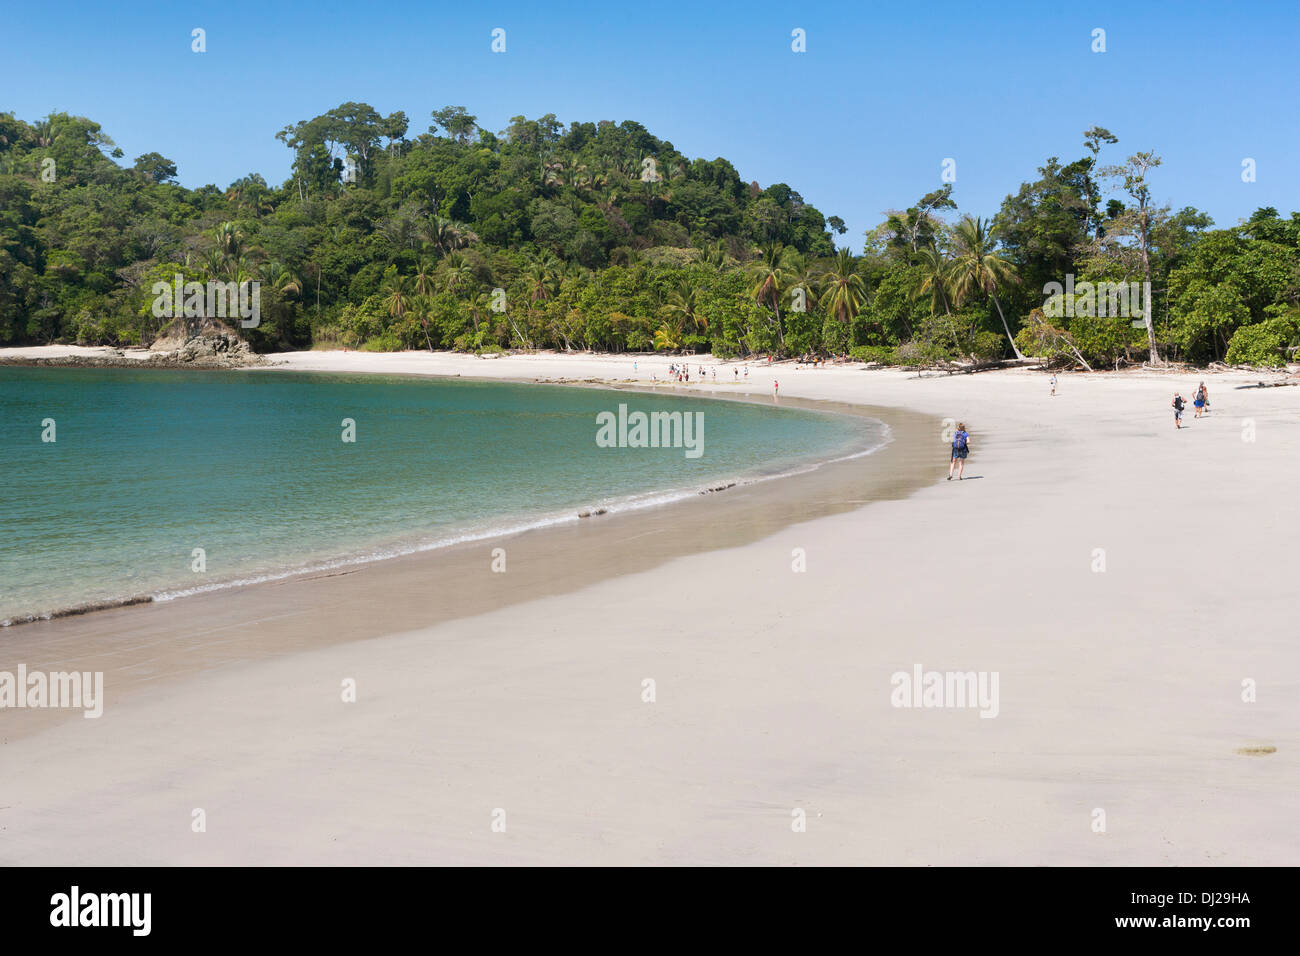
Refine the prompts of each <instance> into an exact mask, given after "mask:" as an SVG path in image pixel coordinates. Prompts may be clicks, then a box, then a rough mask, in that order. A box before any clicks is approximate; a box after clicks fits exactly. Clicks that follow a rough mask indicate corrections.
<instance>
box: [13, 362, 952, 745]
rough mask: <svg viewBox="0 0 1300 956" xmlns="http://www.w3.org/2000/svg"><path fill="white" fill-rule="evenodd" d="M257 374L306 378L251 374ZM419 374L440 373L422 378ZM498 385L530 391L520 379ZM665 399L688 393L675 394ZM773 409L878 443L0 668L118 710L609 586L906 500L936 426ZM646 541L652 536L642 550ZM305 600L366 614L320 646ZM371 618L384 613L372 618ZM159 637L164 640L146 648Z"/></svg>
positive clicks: (178, 609)
mask: <svg viewBox="0 0 1300 956" xmlns="http://www.w3.org/2000/svg"><path fill="white" fill-rule="evenodd" d="M259 371H267V372H273V371H287V372H298V371H308V370H301V369H292V368H278V369H270V368H263V369H259ZM363 374H368V373H363ZM376 374H384V373H382V372H379V373H376ZM426 377H433V378H445V377H448V376H445V375H439V374H430V375H427V376H426ZM500 380H501V381H511V382H516V383H518V384H534V382H533V381H532V380H529V379H526V378H509V379H500ZM547 384H555V383H547ZM571 387H587V388H603V389H606V390H609V391H638V392H642V393H645V394H655V392H654V391H653V390H651V389H638V388H633V387H629V386H628V385H627V384H626V383H617V382H615V383H609V384H601V383H594V382H582V383H574V384H573V385H572V386H571ZM677 394H684V395H689V394H690V393H689V392H686V391H685V390H682V391H680V392H677ZM694 397H696V398H707V399H709V400H713V401H744V402H748V403H751V404H759V405H763V404H767V402H765V401H764V400H763V399H762V398H761V397H760V396H757V395H754V394H746V395H727V396H717V395H706V396H702V395H699V394H696V395H695V396H694ZM768 401H770V400H768ZM783 403H784V404H786V405H787V406H789V407H798V408H804V409H808V410H813V411H820V412H825V413H831V414H847V415H854V416H858V417H864V418H867V419H870V420H873V421H879V422H881V423H882V424H883V425H884V426H885V429H886V436H885V438H884V441H883V442H881V443H880V444H878V445H874V446H871V447H870V448H867V449H863V450H859V451H855V452H853V453H851V454H849V455H847V456H844V455H841V456H837V457H835V458H831V459H820V458H818V459H811V460H809V461H806V462H802V463H800V464H799V465H797V466H796V467H795V468H793V469H792V470H788V471H783V472H780V473H777V474H772V475H755V476H751V477H749V478H748V479H745V480H738V481H736V482H734V483H733V484H732V485H731V486H730V487H726V488H724V489H723V490H725V491H726V492H727V493H726V494H723V493H722V492H721V491H713V492H712V493H710V489H701V490H698V491H696V492H694V493H690V494H683V495H681V496H678V497H677V498H675V499H673V500H670V501H667V502H654V503H651V504H648V505H646V506H643V507H633V508H627V509H620V510H614V511H609V512H606V513H602V514H592V515H591V517H589V518H587V519H581V518H579V517H578V513H579V512H578V511H576V510H575V514H574V518H573V520H572V521H564V522H557V523H549V524H544V525H540V526H537V527H530V528H525V529H523V530H511V531H506V532H499V533H498V532H493V533H489V534H485V535H483V536H481V537H475V538H473V539H471V540H468V541H458V542H454V543H451V544H448V545H445V546H438V547H434V548H429V549H415V550H412V551H407V552H403V553H398V554H394V555H385V556H383V557H379V558H373V559H366V558H360V559H359V560H355V561H353V560H352V559H351V557H348V558H342V559H339V560H338V561H336V562H331V563H329V564H327V565H325V566H321V567H310V568H307V569H305V570H301V571H299V570H293V571H289V572H286V573H284V574H282V575H275V576H270V577H266V578H264V579H261V580H252V581H243V580H239V581H234V582H227V583H223V584H219V585H217V586H213V587H209V588H205V589H204V590H202V591H197V592H195V593H189V594H181V595H179V596H177V597H175V598H173V599H167V600H158V599H156V596H154V595H139V596H135V597H130V598H126V599H124V600H123V601H121V602H113V603H111V604H106V605H102V606H101V605H95V606H93V607H92V608H90V609H89V610H87V611H86V612H81V611H77V610H75V609H74V610H73V612H72V613H64V614H58V615H55V616H52V617H38V618H35V619H32V620H19V621H15V622H14V624H12V625H10V626H8V627H4V628H0V641H3V643H0V671H5V670H9V671H13V669H14V668H15V667H16V666H17V664H18V663H19V662H20V661H21V662H22V663H24V664H26V665H27V667H28V669H29V670H33V671H34V670H40V669H48V670H55V669H59V668H61V667H66V666H75V667H76V668H77V669H79V670H100V669H103V670H104V671H105V684H106V687H107V688H108V691H109V692H110V693H113V694H114V696H116V697H117V698H118V699H119V700H120V699H122V698H124V697H126V698H129V697H130V696H132V695H133V694H134V693H136V692H137V691H138V690H139V689H140V688H142V687H146V686H149V685H151V684H153V683H155V682H157V681H159V680H169V681H171V680H183V679H186V678H190V677H193V676H196V675H201V674H202V672H203V671H204V670H205V669H207V668H209V667H214V666H215V667H222V666H227V665H229V664H231V663H237V664H246V663H251V662H256V661H259V660H265V659H268V658H271V657H275V656H278V655H280V654H283V653H292V652H295V651H301V650H309V649H312V648H317V647H321V646H328V645H333V644H339V643H348V642H354V641H364V640H369V639H373V638H377V637H382V636H384V635H385V634H388V633H392V631H393V630H394V628H397V629H400V630H411V629H415V628H419V627H426V626H431V625H433V624H435V623H445V622H447V621H454V620H457V619H461V618H465V617H471V616H474V615H477V614H482V613H485V612H487V611H489V610H493V609H495V608H499V607H503V606H509V605H514V604H519V603H525V602H527V601H530V600H536V599H539V598H542V597H547V596H553V595H556V594H567V593H572V592H574V591H577V590H581V589H582V588H583V587H586V586H589V585H590V584H593V583H596V582H599V581H601V580H605V579H607V578H610V577H617V576H620V575H626V574H632V573H639V572H642V571H646V570H649V569H652V568H653V567H656V566H658V565H661V564H663V563H665V562H668V561H671V560H673V559H675V558H678V557H682V556H686V555H690V554H698V553H704V552H707V551H711V550H716V549H719V548H724V547H734V546H737V545H741V544H745V543H749V542H752V541H753V540H755V539H756V538H757V537H760V536H762V535H766V534H771V533H776V532H777V531H779V530H780V529H781V528H782V527H785V526H787V525H789V524H791V523H794V522H796V521H799V520H807V519H808V518H811V517H819V516H822V515H824V514H833V513H835V512H836V511H837V510H843V508H845V507H860V502H862V501H865V500H870V499H872V498H873V497H874V496H877V495H883V496H888V497H894V496H905V495H907V494H910V493H911V492H912V491H914V490H916V488H918V487H920V486H921V485H922V484H923V483H924V479H923V477H922V476H923V474H924V471H925V468H924V466H923V465H921V466H920V467H917V465H918V463H919V460H920V459H919V457H918V455H917V454H916V451H917V438H918V432H919V430H920V429H921V428H927V430H928V428H929V426H931V425H933V426H934V427H936V428H937V422H932V421H930V420H929V419H927V418H925V417H923V416H911V415H909V414H908V413H906V412H900V411H898V410H894V409H880V408H871V407H863V406H853V405H847V404H842V403H827V402H825V401H823V400H804V399H798V398H788V399H783ZM900 441H901V444H900ZM895 446H897V447H895ZM891 452H892V454H891ZM882 461H883V462H884V463H883V464H882V463H881V462H882ZM891 467H892V468H897V469H898V473H897V474H895V473H894V472H893V471H892V470H891ZM843 500H853V501H855V502H859V503H857V504H854V505H851V506H849V505H842V504H840V502H841V501H843ZM581 507H582V506H575V508H581ZM682 524H689V526H690V527H691V529H692V533H691V534H690V535H686V536H682V535H671V534H662V533H661V532H662V531H663V530H664V528H665V526H671V525H682ZM647 538H649V539H651V540H650V541H648V542H647V541H646V540H645V539H647ZM623 540H640V541H642V542H643V543H642V545H641V546H640V547H641V550H639V551H638V552H636V553H635V554H631V555H628V554H620V553H619V552H620V550H621V548H620V542H621V541H623ZM501 546H504V547H505V549H506V551H507V553H508V555H509V564H510V572H511V573H510V574H509V575H508V577H509V578H510V583H511V588H510V589H509V590H505V589H501V588H496V587H490V586H488V587H485V586H484V585H485V584H488V585H490V584H493V583H495V582H494V581H493V578H495V577H496V576H495V575H489V576H488V577H486V578H484V577H483V575H482V574H481V573H480V572H481V569H482V568H483V567H486V566H487V564H488V563H489V560H490V555H491V553H492V550H493V548H495V547H501ZM554 554H558V555H559V556H562V557H563V558H565V559H566V562H567V566H566V570H567V572H568V573H567V574H566V575H565V576H558V575H555V574H551V573H547V572H546V570H545V569H544V568H542V567H540V565H541V564H542V563H543V562H544V561H546V560H548V559H550V558H551V557H552V556H553V555H554ZM521 564H524V565H525V566H527V565H528V564H532V565H534V566H535V570H534V572H533V573H531V574H526V573H521V572H520V569H519V566H520V565H521ZM431 577H437V578H439V579H441V580H446V579H451V580H454V581H456V582H457V584H456V586H455V587H454V588H452V591H453V594H452V595H449V596H446V597H443V598H441V599H439V600H437V601H436V602H434V604H433V606H432V607H425V608H423V609H419V610H415V611H414V612H410V613H407V612H403V613H392V609H393V608H394V605H396V604H399V603H400V602H401V600H402V599H403V597H404V596H405V595H406V594H408V593H410V591H412V590H414V589H415V588H416V587H417V584H416V582H419V581H422V580H425V579H428V578H431ZM331 588H333V589H336V590H338V589H341V590H342V591H345V592H346V594H342V595H340V594H333V593H327V592H328V591H329V590H330V589H331ZM163 593H166V592H163ZM318 600H328V601H329V602H330V603H331V604H337V603H355V604H357V605H363V604H364V605H368V606H369V607H371V608H373V609H374V610H375V612H377V613H375V614H373V615H365V614H360V615H358V614H353V615H349V616H348V619H347V621H346V624H345V625H339V626H338V629H337V630H336V631H335V632H334V633H333V634H332V635H330V636H328V637H326V636H325V634H326V631H327V627H328V625H327V622H329V621H331V616H330V615H328V614H325V615H322V614H317V613H315V612H314V610H313V608H314V605H313V602H315V601H318ZM380 608H383V609H384V611H385V613H378V612H379V609H380ZM286 612H287V616H288V617H290V618H295V619H298V620H297V621H296V623H295V625H294V628H293V630H294V631H295V633H289V632H288V631H285V632H282V633H281V634H280V635H279V639H278V640H269V641H268V640H265V639H262V640H259V641H257V642H253V641H251V640H245V639H242V638H236V639H234V640H233V641H231V640H230V639H229V638H223V645H222V649H221V650H220V651H219V652H217V651H211V652H209V653H206V654H205V653H203V648H202V647H201V646H200V644H199V642H198V638H197V635H200V634H202V633H204V632H205V631H206V630H207V627H206V623H203V622H207V621H208V620H209V619H211V618H213V617H216V618H218V619H219V620H220V628H219V629H220V630H221V631H235V632H238V633H242V632H246V631H249V630H250V629H256V627H257V626H258V625H259V624H260V622H261V621H263V620H265V619H268V618H274V617H278V616H279V615H281V614H282V613H286ZM195 621H198V622H201V623H200V624H199V626H197V627H196V626H195V624H194V622H195ZM141 630H143V631H144V632H145V633H146V634H147V635H148V640H147V641H146V642H145V643H144V644H141V645H140V646H139V648H138V650H139V653H131V652H123V651H121V650H119V649H118V648H119V647H120V645H121V644H122V642H123V641H125V640H127V639H128V638H129V637H131V636H132V635H133V634H135V633H136V632H138V631H141ZM191 634H193V635H195V637H194V638H193V639H191V638H189V637H188V635H191ZM165 635H169V636H167V637H164V636H165ZM177 635H180V640H179V643H182V644H188V645H189V646H188V648H187V650H186V652H185V653H183V654H180V655H171V654H169V651H171V650H172V648H169V646H168V645H169V644H174V643H177V640H176V636H177ZM160 637H163V639H162V640H157V638H160ZM225 642H229V643H225ZM159 655H161V656H162V657H163V658H168V657H170V659H169V661H168V665H167V666H166V667H164V668H162V669H161V670H160V669H159V668H158V667H157V661H158V660H159ZM146 661H150V662H152V663H153V666H150V667H149V668H148V669H147V672H145V673H142V671H143V670H144V667H145V662H146ZM70 662H71V663H70ZM96 662H109V663H108V666H107V667H102V668H101V667H98V666H96ZM146 674H147V676H146ZM72 718H78V719H79V715H77V714H75V713H64V712H59V711H51V710H47V711H39V710H28V711H26V715H25V717H24V719H23V721H22V722H21V723H18V722H16V721H9V722H8V723H7V724H6V727H5V729H6V735H7V737H8V739H10V740H15V739H19V738H21V737H24V736H27V735H28V734H31V733H37V732H40V731H42V730H45V729H48V728H49V727H52V726H56V725H57V724H58V723H59V721H60V720H70V719H72Z"/></svg>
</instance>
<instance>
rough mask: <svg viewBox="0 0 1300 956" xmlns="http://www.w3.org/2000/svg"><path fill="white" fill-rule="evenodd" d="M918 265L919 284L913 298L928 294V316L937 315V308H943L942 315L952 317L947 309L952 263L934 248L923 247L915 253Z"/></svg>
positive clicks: (950, 311)
mask: <svg viewBox="0 0 1300 956" xmlns="http://www.w3.org/2000/svg"><path fill="white" fill-rule="evenodd" d="M917 259H918V265H920V267H921V284H920V285H919V286H918V287H917V289H916V292H915V297H916V298H918V299H919V298H920V297H921V296H923V295H925V294H926V293H927V292H928V293H929V294H930V314H931V315H938V314H939V306H940V305H942V306H943V313H944V315H952V310H951V309H949V308H948V295H947V289H948V280H949V274H950V273H951V271H952V263H951V262H949V261H948V260H947V259H945V258H944V257H943V253H942V252H940V251H939V250H938V249H937V248H936V247H935V246H925V247H924V248H922V249H920V250H918V252H917Z"/></svg>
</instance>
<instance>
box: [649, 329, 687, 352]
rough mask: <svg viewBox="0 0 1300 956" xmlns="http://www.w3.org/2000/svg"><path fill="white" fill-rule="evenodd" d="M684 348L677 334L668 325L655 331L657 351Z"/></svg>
mask: <svg viewBox="0 0 1300 956" xmlns="http://www.w3.org/2000/svg"><path fill="white" fill-rule="evenodd" d="M681 347H682V343H681V341H680V340H679V339H678V338H677V333H676V332H674V331H673V330H672V329H670V328H669V327H668V326H667V325H661V326H659V328H658V329H656V330H655V351H656V352H658V351H661V350H663V349H669V350H676V349H679V348H681Z"/></svg>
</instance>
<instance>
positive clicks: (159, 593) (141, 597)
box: [0, 366, 894, 634]
mask: <svg viewBox="0 0 1300 956" xmlns="http://www.w3.org/2000/svg"><path fill="white" fill-rule="evenodd" d="M42 367H46V366H42ZM196 370H197V369H196ZM215 370H216V369H210V368H205V369H202V371H215ZM258 370H261V371H276V372H280V373H282V374H283V373H290V374H308V375H311V374H320V375H329V374H334V373H330V372H324V371H316V370H306V369H296V368H287V367H274V368H273V367H266V366H260V367H258ZM225 371H235V369H226V370H225ZM363 374H367V375H368V374H376V375H382V374H385V373H382V372H377V371H376V372H373V373H372V372H366V373H363ZM412 374H413V375H414V376H416V377H422V378H431V379H446V380H451V379H454V378H458V377H460V376H452V375H447V374H439V373H412ZM499 381H502V382H511V383H514V384H520V385H535V384H538V385H552V386H557V387H558V386H563V387H576V388H593V389H601V390H605V391H613V392H632V393H639V394H644V395H654V394H660V393H662V391H663V390H662V389H653V388H649V387H644V386H639V385H637V384H635V383H627V382H617V381H615V382H602V381H597V380H584V381H571V382H544V381H536V380H532V379H526V378H503V379H499ZM670 391H671V392H672V393H673V394H676V395H679V396H683V397H686V396H691V395H692V394H693V397H695V398H697V399H704V400H706V401H738V402H744V403H747V404H751V405H758V406H763V407H766V406H769V405H770V404H771V403H770V401H764V400H762V399H761V398H760V397H758V396H756V395H754V394H752V393H746V394H743V395H719V394H708V395H701V394H699V393H692V392H690V391H689V390H687V389H677V388H673V389H670ZM778 407H780V406H779V405H778ZM786 407H791V408H801V409H804V410H807V411H813V412H819V413H823V414H831V415H850V416H854V417H859V418H866V419H867V420H869V421H874V422H878V423H879V424H881V425H882V426H883V428H884V435H883V436H882V439H881V441H880V442H879V443H877V444H872V445H870V446H869V447H865V448H858V449H855V450H853V451H850V452H848V453H841V451H842V450H840V451H837V452H836V453H835V454H834V456H833V457H814V458H808V459H803V460H800V461H797V462H795V463H793V464H791V465H789V466H788V467H786V468H784V469H783V470H780V471H776V472H770V473H768V472H754V471H751V472H749V473H738V474H734V475H728V476H727V477H717V478H712V479H708V480H707V481H706V482H705V484H703V485H700V486H698V487H697V486H690V487H685V486H683V487H671V488H652V489H648V490H644V491H638V492H636V493H634V494H630V495H625V496H623V497H621V498H618V499H617V500H615V501H613V502H608V501H605V500H603V499H602V500H601V501H598V502H591V503H583V502H575V503H574V504H573V505H572V509H573V511H572V512H571V513H565V514H559V513H557V514H552V515H545V516H540V515H534V516H531V517H530V516H527V515H525V516H522V517H516V516H511V515H501V516H497V517H496V518H494V519H493V521H492V524H491V525H489V526H486V527H475V528H472V529H469V530H468V531H465V532H464V533H459V532H458V533H457V534H456V536H455V537H454V538H453V539H451V540H444V539H443V538H441V537H437V538H435V539H434V540H432V541H424V542H421V543H406V544H398V543H397V542H396V541H394V542H387V543H385V544H381V545H379V546H378V547H380V548H381V549H382V553H378V554H376V553H374V552H373V549H372V547H371V546H367V547H366V548H363V549H360V550H357V549H351V550H348V551H345V552H340V553H338V554H332V555H328V556H321V557H319V558H315V559H309V560H306V561H304V562H303V563H299V564H295V565H293V566H291V567H288V568H282V569H278V570H275V571H265V572H260V573H256V574H254V573H253V572H248V573H244V572H240V573H238V574H235V575H233V576H232V577H230V578H228V579H225V580H221V581H214V582H211V583H208V584H204V585H201V586H196V587H184V586H181V585H180V584H177V585H175V586H168V587H161V588H157V589H154V590H151V591H147V592H140V593H135V594H127V595H121V596H116V597H107V598H102V599H98V600H87V601H84V602H79V603H77V604H73V605H68V606H64V607H59V608H53V609H49V610H45V611H42V612H39V613H36V612H26V613H16V614H13V615H11V616H9V617H6V618H4V619H0V634H4V633H5V631H6V630H7V629H9V628H13V627H21V626H24V625H33V624H40V623H44V622H50V621H59V620H63V619H66V618H71V617H82V616H85V615H89V614H98V613H102V612H104V611H112V610H117V609H120V608H128V607H135V606H138V605H144V604H169V603H171V602H173V601H178V600H185V599H188V598H191V597H195V596H198V595H201V594H209V593H217V592H225V591H230V590H235V589H239V588H244V587H257V586H259V585H263V584H276V583H280V582H284V581H292V580H295V579H299V578H311V577H329V576H332V575H335V574H349V573H352V572H354V571H359V570H362V569H364V568H367V567H370V566H371V565H376V564H383V563H384V562H387V561H392V560H396V559H400V558H406V557H413V556H416V555H424V554H429V555H436V554H438V553H441V552H444V551H446V550H448V549H451V548H456V547H460V546H462V545H463V546H486V545H489V544H491V543H493V542H500V541H504V540H508V539H510V538H513V537H515V536H517V535H520V534H526V533H530V532H541V531H546V530H547V529H549V528H551V527H555V526H562V525H564V524H567V523H570V522H571V521H578V520H589V519H592V518H596V517H604V516H606V515H609V516H613V515H621V514H627V513H634V512H639V511H643V510H653V509H663V508H667V509H671V508H672V507H674V506H675V505H678V504H680V503H681V502H683V501H688V500H691V499H692V498H693V497H695V496H698V495H712V494H719V493H722V492H725V491H731V490H734V489H737V488H745V487H748V486H750V485H754V484H758V483H762V482H767V481H779V480H783V479H789V478H794V477H797V476H799V475H803V474H807V473H810V472H814V471H816V470H818V469H820V468H822V467H825V466H827V465H833V464H837V463H839V462H844V461H848V460H852V459H856V458H863V457H867V456H870V455H873V454H875V453H876V452H878V451H880V450H882V449H884V448H885V447H887V446H888V445H889V444H890V443H891V442H892V441H893V440H894V437H893V429H892V428H891V427H890V425H889V424H887V423H886V422H884V421H883V420H882V419H881V418H879V417H878V415H876V414H869V413H868V412H867V411H865V410H863V409H861V408H858V407H856V406H848V405H843V406H840V407H836V408H826V407H825V406H824V403H821V402H815V401H804V400H800V399H797V398H792V399H789V400H788V401H787V403H786ZM877 411H878V410H877ZM715 482H716V483H715ZM670 517H671V516H670ZM503 525H504V527H503ZM249 575H252V576H249Z"/></svg>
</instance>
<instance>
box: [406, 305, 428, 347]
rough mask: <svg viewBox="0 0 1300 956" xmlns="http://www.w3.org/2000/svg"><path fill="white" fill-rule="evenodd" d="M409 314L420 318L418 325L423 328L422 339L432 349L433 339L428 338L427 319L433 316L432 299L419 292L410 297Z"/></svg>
mask: <svg viewBox="0 0 1300 956" xmlns="http://www.w3.org/2000/svg"><path fill="white" fill-rule="evenodd" d="M410 311H411V314H412V315H414V316H415V317H416V318H417V319H419V320H420V327H421V328H423V329H424V341H425V344H427V345H428V346H429V351H430V352H432V351H433V340H432V339H430V338H429V320H430V319H431V318H433V299H432V298H431V297H430V296H428V295H424V294H420V295H417V296H415V297H414V298H412V299H411V304H410Z"/></svg>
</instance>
